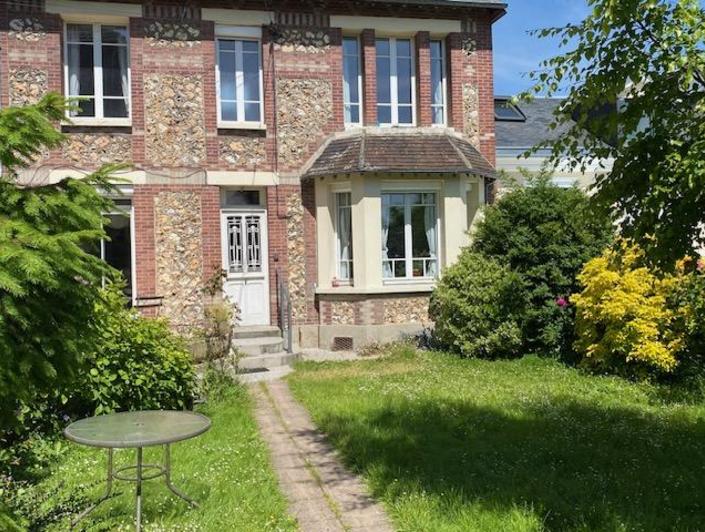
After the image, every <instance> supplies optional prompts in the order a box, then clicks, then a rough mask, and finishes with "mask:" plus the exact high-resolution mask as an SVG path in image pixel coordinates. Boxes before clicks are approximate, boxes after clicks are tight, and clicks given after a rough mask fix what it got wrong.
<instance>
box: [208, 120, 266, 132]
mask: <svg viewBox="0 0 705 532" xmlns="http://www.w3.org/2000/svg"><path fill="white" fill-rule="evenodd" d="M218 129H249V130H250V131H266V130H267V126H266V125H265V124H262V123H260V122H218Z"/></svg>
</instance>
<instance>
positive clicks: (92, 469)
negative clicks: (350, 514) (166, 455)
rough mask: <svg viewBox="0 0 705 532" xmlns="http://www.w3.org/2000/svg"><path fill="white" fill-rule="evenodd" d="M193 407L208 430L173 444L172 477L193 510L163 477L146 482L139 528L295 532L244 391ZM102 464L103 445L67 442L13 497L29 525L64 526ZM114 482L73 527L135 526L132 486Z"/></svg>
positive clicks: (96, 491)
mask: <svg viewBox="0 0 705 532" xmlns="http://www.w3.org/2000/svg"><path fill="white" fill-rule="evenodd" d="M200 411H202V412H203V413H204V414H206V415H207V416H209V417H210V418H211V420H212V422H213V425H212V428H211V429H210V431H208V432H207V433H205V434H204V435H202V436H200V437H198V438H195V439H193V440H188V441H185V442H181V443H177V444H174V445H172V479H173V482H174V484H175V485H176V486H177V487H178V488H179V489H181V491H183V492H184V493H186V494H187V495H189V496H191V497H192V498H194V499H195V500H196V501H198V503H199V504H200V508H197V509H191V508H189V507H188V505H186V504H185V503H184V502H183V501H182V500H181V499H179V498H177V497H175V496H174V495H172V494H171V492H169V491H168V490H167V488H166V486H165V485H164V482H163V479H155V480H150V481H148V482H146V483H145V484H144V490H143V493H144V494H143V510H142V511H143V530H145V531H149V530H152V531H155V530H160V531H161V530H173V531H177V530H178V531H191V530H203V531H218V532H225V531H230V530H243V531H259V530H295V529H296V524H295V522H294V520H293V519H292V518H290V517H288V516H287V514H286V503H285V501H284V498H283V496H282V495H281V493H280V491H279V488H278V486H277V483H276V479H275V477H274V474H273V472H272V469H271V467H270V464H269V456H268V451H267V449H266V446H265V444H264V443H263V442H262V441H261V440H260V437H259V435H258V432H257V426H256V423H255V421H254V419H253V418H252V414H251V403H250V398H249V396H248V395H247V392H246V391H245V390H244V389H243V388H241V387H236V388H234V389H233V391H232V393H230V394H228V395H227V396H226V397H225V398H224V399H222V400H220V401H218V402H215V403H213V404H210V405H204V406H203V407H202V408H201V409H200ZM160 458H161V453H160V452H158V450H157V449H148V450H145V462H152V463H154V462H158V461H159V460H160ZM115 459H116V461H117V462H118V464H117V465H122V464H128V463H134V451H129V450H123V451H116V454H115ZM105 468H106V452H105V451H101V450H95V449H90V448H86V447H81V446H78V445H73V444H70V447H69V450H68V451H67V452H66V453H65V454H64V455H63V456H62V458H61V460H60V461H59V462H58V463H57V464H56V465H55V466H54V467H53V468H52V469H51V471H50V473H49V475H48V476H47V477H46V478H44V479H43V480H42V481H41V482H40V483H39V484H37V485H35V486H32V487H31V488H28V489H27V491H26V493H23V494H21V496H20V498H21V500H22V501H23V503H24V505H25V511H24V512H23V513H25V514H30V515H32V518H33V520H34V523H33V528H34V529H36V530H51V531H53V530H68V529H69V523H70V518H71V517H72V516H74V515H76V514H77V513H78V512H79V511H80V510H81V509H83V508H84V507H86V506H87V505H88V503H89V502H90V501H93V500H96V499H97V498H98V497H99V496H100V495H101V494H102V492H103V490H104V486H105V482H104V476H105ZM114 487H115V488H116V490H117V491H119V492H122V493H121V495H119V496H117V497H115V498H112V499H110V500H108V501H106V502H104V503H102V505H101V506H99V507H98V508H97V509H96V510H95V511H94V512H93V513H91V514H89V516H88V517H86V518H85V519H84V520H83V521H81V522H80V523H79V527H78V530H92V531H98V530H101V531H107V530H134V525H133V518H134V510H135V499H134V484H132V483H127V482H115V484H114Z"/></svg>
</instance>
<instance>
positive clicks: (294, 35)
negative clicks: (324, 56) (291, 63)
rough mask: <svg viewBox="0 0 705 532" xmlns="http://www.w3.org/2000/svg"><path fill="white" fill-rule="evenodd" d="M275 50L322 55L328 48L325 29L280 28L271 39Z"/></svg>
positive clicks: (328, 42)
mask: <svg viewBox="0 0 705 532" xmlns="http://www.w3.org/2000/svg"><path fill="white" fill-rule="evenodd" d="M272 41H273V42H274V46H275V49H276V50H280V51H283V52H303V53H309V54H311V53H313V54H316V53H323V52H327V51H328V49H329V48H330V44H331V39H330V35H329V34H328V31H327V30H326V29H318V28H305V29H304V28H286V27H285V28H282V29H281V30H280V31H279V32H278V33H277V35H276V36H275V37H274V38H273V39H272Z"/></svg>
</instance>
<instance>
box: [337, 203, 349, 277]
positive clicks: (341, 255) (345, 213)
mask: <svg viewBox="0 0 705 532" xmlns="http://www.w3.org/2000/svg"><path fill="white" fill-rule="evenodd" d="M335 209H336V213H335V225H336V227H335V229H336V240H337V258H338V261H337V262H338V264H337V275H338V279H341V280H344V281H349V280H351V279H352V278H353V244H352V203H351V200H350V192H337V193H336V194H335Z"/></svg>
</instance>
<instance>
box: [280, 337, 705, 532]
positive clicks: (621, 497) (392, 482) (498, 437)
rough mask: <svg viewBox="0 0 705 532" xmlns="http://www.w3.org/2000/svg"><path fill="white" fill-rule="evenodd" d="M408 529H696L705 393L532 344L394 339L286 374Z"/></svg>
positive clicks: (703, 506)
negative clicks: (419, 345) (509, 354)
mask: <svg viewBox="0 0 705 532" xmlns="http://www.w3.org/2000/svg"><path fill="white" fill-rule="evenodd" d="M289 383H290V386H291V388H292V390H293V392H294V394H295V396H296V397H297V398H298V399H299V400H300V401H302V402H303V404H304V405H305V406H306V407H307V408H308V409H309V411H310V412H311V414H312V417H313V419H314V420H315V422H316V423H317V425H318V426H319V427H320V428H321V429H322V430H323V431H325V432H326V433H327V434H328V436H329V437H330V440H331V441H332V443H333V445H334V446H335V447H336V448H337V449H338V450H339V451H340V452H341V454H342V456H343V458H344V460H345V461H346V462H347V464H348V465H349V466H351V467H352V469H354V470H355V471H357V472H359V473H361V474H362V475H363V476H364V478H365V479H366V480H367V482H368V485H369V487H370V489H371V491H372V493H373V494H374V495H375V496H376V497H378V498H379V499H381V500H382V501H383V502H384V503H385V506H386V508H387V510H388V512H389V514H390V516H391V517H392V519H393V520H394V521H395V523H396V525H397V527H398V529H400V530H403V531H410V530H424V531H434V532H437V531H451V530H453V531H456V530H457V531H464V532H465V531H472V530H483V531H498V530H502V531H507V530H519V531H524V530H555V531H565V530H659V531H661V530H696V529H702V526H703V523H705V406H693V405H684V404H676V403H674V402H670V403H669V402H668V401H667V400H666V399H665V398H664V396H663V394H662V390H660V389H659V388H656V387H653V386H649V385H645V384H633V383H629V382H626V381H624V380H620V379H618V378H613V377H596V376H590V375H586V374H584V373H582V372H580V371H578V370H575V369H570V368H567V367H565V366H563V365H562V364H560V363H558V362H555V361H551V360H546V359H539V358H535V357H527V358H524V359H521V360H514V361H498V362H487V361H481V360H474V359H459V358H457V357H454V356H451V355H446V354H442V353H424V352H415V351H414V350H412V349H410V348H406V349H399V348H397V349H395V350H394V353H392V354H390V355H388V356H386V357H384V358H382V359H378V360H368V361H362V362H344V363H339V362H338V363H331V362H328V363H312V362H310V363H302V364H301V365H300V366H299V367H298V371H297V372H296V373H294V374H293V375H292V376H290V377H289Z"/></svg>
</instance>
